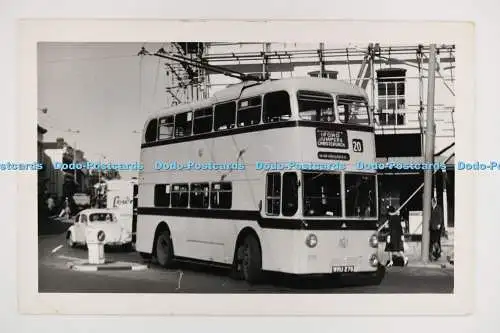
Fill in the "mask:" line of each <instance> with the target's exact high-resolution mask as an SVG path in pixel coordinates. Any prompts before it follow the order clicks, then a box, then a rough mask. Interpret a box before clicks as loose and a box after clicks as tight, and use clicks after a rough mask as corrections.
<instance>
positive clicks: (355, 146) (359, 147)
mask: <svg viewBox="0 0 500 333" xmlns="http://www.w3.org/2000/svg"><path fill="white" fill-rule="evenodd" d="M352 150H353V151H354V152H356V153H361V152H362V151H363V141H361V140H358V139H353V140H352Z"/></svg>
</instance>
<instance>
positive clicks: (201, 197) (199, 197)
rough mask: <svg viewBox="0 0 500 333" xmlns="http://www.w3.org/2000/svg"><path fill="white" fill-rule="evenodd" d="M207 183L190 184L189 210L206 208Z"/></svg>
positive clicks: (207, 196)
mask: <svg viewBox="0 0 500 333" xmlns="http://www.w3.org/2000/svg"><path fill="white" fill-rule="evenodd" d="M208 191H209V186H208V183H192V184H191V191H190V199H189V200H190V207H191V208H208V201H209V193H208Z"/></svg>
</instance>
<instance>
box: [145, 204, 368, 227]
mask: <svg viewBox="0 0 500 333" xmlns="http://www.w3.org/2000/svg"><path fill="white" fill-rule="evenodd" d="M138 215H160V216H164V217H168V216H175V217H196V218H213V219H225V220H248V221H255V222H256V223H257V224H258V225H259V226H260V227H261V228H263V229H283V230H374V231H375V230H376V229H377V221H376V220H336V219H329V220H319V219H318V220H315V219H314V220H313V219H292V218H275V217H262V216H261V215H260V213H259V211H257V210H255V211H254V210H229V209H228V210H224V209H192V208H189V209H188V208H161V207H140V208H139V209H138Z"/></svg>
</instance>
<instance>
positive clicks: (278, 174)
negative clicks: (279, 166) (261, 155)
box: [265, 171, 283, 216]
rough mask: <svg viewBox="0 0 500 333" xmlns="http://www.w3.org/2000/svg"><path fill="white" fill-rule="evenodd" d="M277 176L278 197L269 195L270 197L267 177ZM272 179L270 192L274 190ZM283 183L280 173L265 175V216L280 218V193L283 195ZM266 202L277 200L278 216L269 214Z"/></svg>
mask: <svg viewBox="0 0 500 333" xmlns="http://www.w3.org/2000/svg"><path fill="white" fill-rule="evenodd" d="M276 175H277V176H278V179H279V194H278V195H273V193H271V195H270V194H269V191H268V189H269V176H276ZM274 184H275V183H274V179H273V187H272V190H274V189H275V187H274ZM282 187H283V181H282V175H281V173H280V172H276V171H272V172H268V173H266V187H265V200H266V204H265V214H266V215H267V216H281V204H282V198H281V196H282V193H283V189H282ZM268 200H271V201H274V200H278V205H277V206H278V214H273V213H269V203H268Z"/></svg>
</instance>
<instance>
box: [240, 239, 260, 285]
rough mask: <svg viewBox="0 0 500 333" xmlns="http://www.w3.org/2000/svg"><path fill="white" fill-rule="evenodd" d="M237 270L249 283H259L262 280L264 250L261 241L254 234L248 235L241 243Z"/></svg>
mask: <svg viewBox="0 0 500 333" xmlns="http://www.w3.org/2000/svg"><path fill="white" fill-rule="evenodd" d="M237 270H238V273H239V275H240V276H241V277H242V278H243V279H244V280H246V281H247V282H249V283H258V282H260V281H261V280H262V252H261V249H260V244H259V241H258V240H257V238H256V237H255V236H254V235H248V236H246V237H245V239H244V240H243V242H241V243H240V244H239V247H238V251H237Z"/></svg>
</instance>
